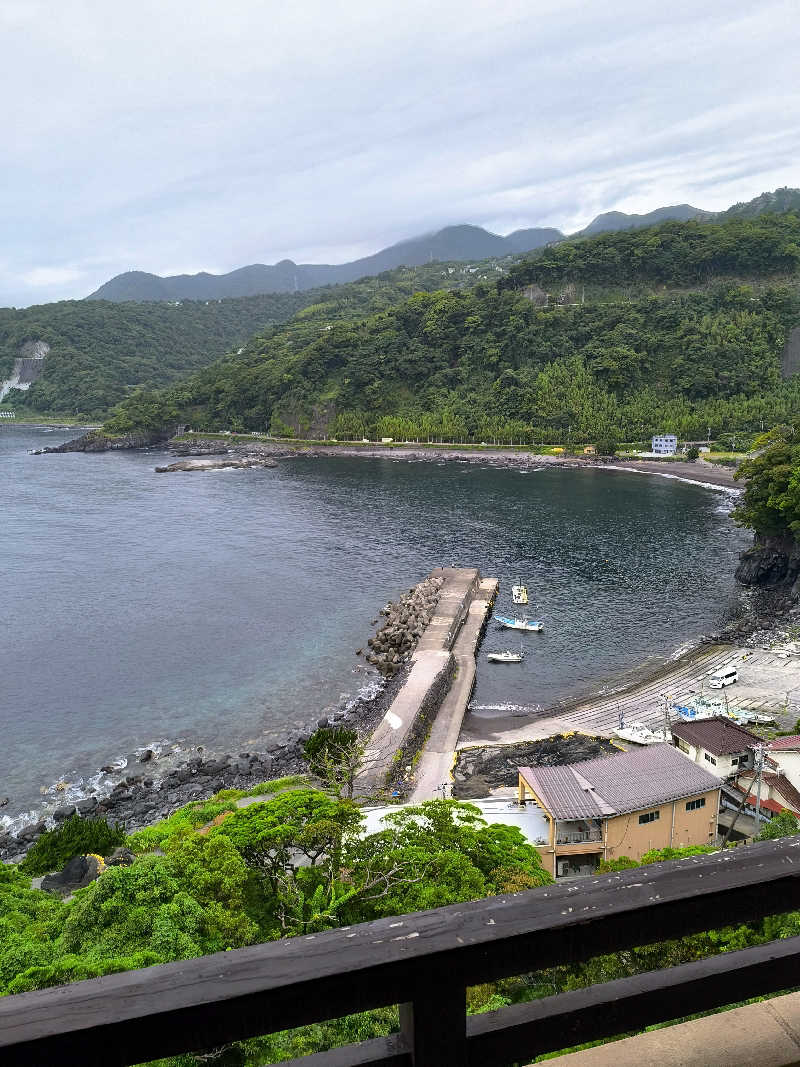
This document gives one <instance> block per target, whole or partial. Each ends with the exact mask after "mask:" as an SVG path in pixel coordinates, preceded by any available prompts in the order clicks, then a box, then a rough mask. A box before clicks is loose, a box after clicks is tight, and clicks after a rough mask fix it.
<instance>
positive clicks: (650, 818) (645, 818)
mask: <svg viewBox="0 0 800 1067" xmlns="http://www.w3.org/2000/svg"><path fill="white" fill-rule="evenodd" d="M657 818H658V812H657V811H647V812H645V814H644V815H640V816H639V825H640V826H643V825H644V823H646V822H655V821H656V819H657Z"/></svg>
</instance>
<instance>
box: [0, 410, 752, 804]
mask: <svg viewBox="0 0 800 1067" xmlns="http://www.w3.org/2000/svg"><path fill="white" fill-rule="evenodd" d="M71 436H74V431H58V430H57V431H45V430H41V429H34V428H22V427H14V428H9V427H7V426H3V427H0V516H1V519H0V560H2V587H0V588H1V591H0V609H1V610H2V623H3V626H2V636H0V729H1V730H2V738H3V744H2V746H0V796H4V795H8V796H9V797H10V803H9V805H8V806H7V807H6V808H5V809H3V812H2V813H0V814H2V815H3V816H5V818H6V821H7V819H8V817H9V816H12V815H14V814H17V813H19V812H21V811H25V810H31V809H33V808H34V807H35V806H36V804H37V803H38V802H39V800H40V797H41V790H42V789H48V788H51V787H52V786H53V784H54V783H55V782H56V781H57V780H59V779H65V780H67V781H69V782H71V783H80V782H81V781H83V783H84V784H85V783H86V781H87V780H88V779H89V778H90V776H92V775H93V774H94V773H96V772H97V770H98V768H99V767H100V766H101V765H103V764H105V763H108V762H111V761H113V760H114V759H117V758H120V757H124V756H127V755H129V754H130V753H132V752H134V751H135V750H136V749H137V748H141V747H142V746H150V745H152V744H154V743H157V744H159V745H160V746H171V745H174V744H176V743H180V744H181V745H182V746H184V747H191V746H195V745H198V744H202V745H204V746H205V747H206V748H207V749H210V750H212V751H217V752H220V753H222V752H237V751H239V750H240V749H242V748H243V747H247V748H252V747H253V746H255V745H265V746H266V745H268V744H269V742H270V741H271V740H275V739H277V738H279V737H281V736H282V735H283V734H285V733H286V732H287V731H289V730H291V729H299V728H302V727H303V726H306V725H308V724H309V723H310V722H312V721H313V720H314V719H316V718H317V716H318V715H319V714H320V711H321V710H322V709H323V708H324V707H325V706H328V705H330V704H332V703H335V702H336V701H338V700H339V699H340V698H341V697H343V695H344V694H355V693H356V692H357V691H358V689H359V687H360V686H362V685H363V684H364V682H365V677H364V675H363V674H360V673H354V670H353V668H354V667H355V665H356V659H355V657H354V651H355V649H356V648H358V647H360V646H362V645H363V644H364V643H365V641H366V638H367V637H368V636H369V634H370V632H371V630H372V629H373V628H372V627H371V626H370V620H371V619H373V618H374V617H375V615H376V614H377V611H378V609H379V608H380V607H381V606H382V605H383V604H384V603H385V601H386V600H387V599H390V598H393V597H395V596H396V595H397V594H398V593H400V592H401V591H403V590H404V589H407V588H408V587H409V586H411V585H413V584H414V583H415V582H417V581H419V580H420V579H421V578H422V577H423V576H424V575H425V574H427V573H428V571H429V570H430V569H431V568H432V567H434V566H439V565H440V564H446V565H449V564H451V563H456V564H462V565H475V566H478V567H480V568H481V570H482V571H483V573H484V574H486V575H490V576H495V577H498V578H500V579H501V581H502V594H501V598H500V601H499V605H498V606H499V608H501V609H502V608H510V607H511V603H510V585H511V583H512V581H513V580H514V579H515V578H516V577H517V576H520V577H522V578H523V579H525V580H526V581H527V584H528V587H529V590H530V591H531V594H532V601H533V604H532V609H533V612H535V613H536V614H538V615H540V616H541V617H542V618H543V619H544V622H545V626H546V629H545V631H544V632H543V633H542V634H538V635H536V634H532V635H527V636H526V637H525V638H524V641H525V644H526V647H527V649H528V653H529V654H528V656H527V658H526V660H525V662H524V663H523V664H522V665H521V666H520V667H515V668H513V669H503V668H500V669H498V668H496V667H494V668H493V667H492V666H491V665H489V664H486V663H485V660H484V658H483V657H482V658H481V662H480V664H479V670H478V682H477V688H476V692H475V695H474V701H473V703H474V705H475V706H477V707H478V708H485V709H487V713H488V714H492V713H493V710H492V709H501V708H504V707H506V706H508V707H511V708H523V707H532V706H538V705H548V704H550V703H552V702H554V701H556V700H558V699H561V698H563V697H566V696H568V695H569V694H571V693H575V692H576V691H578V690H580V689H583V688H585V687H586V686H587V685H590V684H594V683H599V682H601V681H602V680H604V679H610V678H613V677H614V676H615V675H618V674H619V672H622V671H625V670H628V669H631V668H634V667H636V666H638V665H641V664H642V663H643V662H644V661H646V660H648V658H652V657H654V656H658V657H664V656H668V655H670V654H672V653H674V651H675V650H676V649H677V648H678V647H679V646H681V645H683V644H685V643H686V642H689V641H693V640H695V639H696V638H697V637H698V636H699V635H701V634H703V633H704V632H708V631H709V630H711V629H712V628H713V627H715V626H717V625H718V624H719V623H720V622H721V621H723V619H724V618H725V617H726V616H728V615H729V614H730V613H732V612H733V611H735V610H736V599H737V594H736V591H735V588H734V582H733V578H732V574H733V569H734V566H735V562H736V558H737V554H738V552H739V551H741V549H742V548H743V547H744V545H745V544H746V542H747V538H746V536H745V535H744V534H743V533H742V532H741V531H739V530H737V529H736V527H734V525H733V524H732V522H731V521H730V519H729V518H728V512H729V510H730V507H731V502H732V494H731V493H730V492H720V491H714V490H711V489H706V488H702V487H700V486H695V485H688V484H684V483H681V482H677V481H673V480H668V479H664V478H659V477H646V476H638V475H631V474H623V473H613V472H608V471H591V470H589V471H569V470H552V469H551V470H542V471H534V472H531V473H526V474H522V473H519V472H515V471H508V470H502V469H493V468H491V467H489V466H487V467H481V468H476V467H466V466H462V465H459V464H454V463H441V464H440V463H407V462H397V461H393V460H388V459H387V460H369V459H363V460H361V459H359V460H353V459H336V458H330V459H300V458H299V459H293V460H286V461H282V462H281V463H280V466H279V467H278V468H277V469H275V470H235V471H221V472H214V473H202V474H175V475H159V474H155V473H154V470H153V468H154V466H155V465H156V464H157V463H159V462H162V457H161V455H159V454H155V453H134V452H121V453H105V454H101V455H83V454H80V453H76V454H65V455H53V456H34V455H30V454H29V451H28V450H29V449H33V448H40V447H42V446H44V445H47V444H55V443H59V442H60V441H62V440H67V439H69V438H70V437H71ZM508 643H509V641H508V638H507V637H504V636H503V635H502V634H500V633H498V632H497V631H496V630H495V629H494V627H493V626H492V627H490V629H489V631H488V633H487V637H486V640H485V648H491V647H504V646H507V645H508Z"/></svg>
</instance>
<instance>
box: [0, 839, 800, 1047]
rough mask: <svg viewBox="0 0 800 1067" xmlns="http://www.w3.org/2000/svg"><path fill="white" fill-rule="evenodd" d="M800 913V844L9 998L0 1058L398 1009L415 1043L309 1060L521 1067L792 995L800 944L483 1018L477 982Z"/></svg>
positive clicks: (396, 1040)
mask: <svg viewBox="0 0 800 1067" xmlns="http://www.w3.org/2000/svg"><path fill="white" fill-rule="evenodd" d="M795 908H800V837H791V838H784V839H783V840H780V841H770V842H763V843H759V844H755V845H752V846H749V847H746V848H739V849H736V850H733V851H726V852H720V853H716V854H713V855H710V856H694V857H691V858H690V859H685V860H678V861H672V862H669V863H660V864H654V865H652V866H650V867H641V868H635V869H633V870H628V871H623V872H620V873H617V874H613V875H606V876H603V877H600V878H591V879H585V880H583V881H580V882H571V883H569V884H568V885H556V886H552V887H547V888H544V889H538V890H532V891H529V892H525V893H518V894H514V895H509V896H502V897H492V898H490V899H488V900H479V901H474V902H472V903H469V904H461V905H453V906H450V907H446V908H439V909H436V910H433V911H425V912H418V913H415V914H413V915H405V916H401V917H398V918H394V919H381V920H378V921H377V922H370V923H364V924H362V925H359V926H354V927H349V928H343V929H338V930H330V931H327V932H326V933H322V934H314V935H309V936H303V937H296V938H289V939H286V940H283V941H275V942H269V943H267V944H263V945H255V946H252V947H250V948H244V949H237V950H235V951H231V952H223V953H217V954H216V955H213V956H203V957H200V958H199V959H192V960H185V961H180V962H177V963H168V964H164V965H162V966H158V967H150V968H146V969H144V970H139V971H128V972H125V973H122V974H115V975H109V976H107V977H105V978H95V979H90V980H89V981H84V982H76V983H74V984H72V985H67V986H59V987H57V988H55V989H45V990H40V991H38V992H35V993H21V994H18V995H16V996H13V997H6V998H0V1063H2V1064H3V1065H4V1067H22V1065H25V1067H33V1065H36V1067H41V1065H42V1064H50V1063H59V1062H61V1063H71V1062H80V1063H81V1064H83V1065H86V1067H90V1065H97V1067H101V1065H102V1067H114V1065H119V1067H125V1065H130V1064H137V1063H141V1062H143V1061H147V1060H151V1059H156V1058H159V1057H163V1056H170V1055H176V1054H178V1053H181V1052H189V1051H193V1050H199V1049H204V1048H211V1047H214V1046H217V1045H221V1044H224V1043H226V1042H229V1041H233V1040H237V1039H243V1038H246V1037H253V1036H256V1035H258V1034H267V1033H272V1032H274V1031H276V1030H284V1029H290V1028H292V1027H296V1026H302V1025H305V1024H308V1023H313V1022H320V1021H322V1020H325V1019H332V1018H339V1017H341V1016H343V1015H348V1014H351V1013H353V1012H359V1011H365V1010H368V1009H370V1008H378V1007H383V1006H386V1005H391V1004H399V1005H401V1033H400V1034H399V1035H395V1036H393V1037H390V1038H386V1039H378V1040H375V1041H370V1042H364V1043H363V1044H361V1045H356V1046H350V1047H349V1048H346V1049H339V1050H334V1051H332V1052H325V1053H319V1054H317V1055H315V1056H313V1057H308V1058H306V1059H304V1060H302V1061H299V1062H302V1063H304V1064H306V1065H307V1067H335V1065H340V1064H341V1065H348V1064H362V1065H363V1064H370V1063H371V1064H376V1065H377V1064H382V1065H383V1067H387V1065H394V1064H397V1065H399V1064H409V1065H411V1064H415V1065H417V1067H419V1065H421V1064H424V1065H428V1064H431V1065H433V1064H436V1065H437V1067H440V1065H444V1067H446V1065H450V1064H452V1065H459V1067H461V1065H465V1064H476V1065H477V1064H481V1065H482V1067H491V1065H493V1064H497V1065H501V1064H507V1063H509V1062H511V1061H513V1060H515V1059H517V1060H519V1059H521V1058H525V1057H531V1056H533V1055H535V1054H538V1053H541V1052H545V1051H553V1050H556V1049H558V1048H563V1047H565V1046H567V1045H569V1044H574V1043H576V1042H579V1041H583V1040H589V1039H590V1038H598V1037H608V1036H612V1035H614V1034H618V1033H622V1032H625V1031H627V1030H632V1029H640V1028H641V1027H643V1026H645V1025H647V1024H649V1023H651V1022H658V1021H665V1020H666V1019H670V1018H677V1017H680V1016H681V1015H683V1014H691V1013H692V1012H696V1011H699V1010H703V1009H704V1008H711V1007H719V1006H722V1005H724V1004H728V1003H731V1002H732V1001H735V1000H738V999H741V998H742V994H741V989H742V988H743V980H744V982H745V983H746V992H747V995H748V996H753V995H756V994H758V993H761V992H764V993H767V992H775V991H777V990H779V989H783V988H787V987H789V986H791V985H793V984H795V983H796V982H797V977H796V976H797V974H798V973H799V972H798V970H797V964H798V960H800V938H794V939H790V940H787V941H781V942H775V943H772V944H769V945H763V946H759V947H757V948H754V949H747V950H745V951H744V952H741V953H738V952H737V953H729V954H727V955H722V956H717V957H713V958H712V959H710V960H703V961H700V962H699V963H696V964H689V965H686V966H683V967H676V968H673V969H668V970H663V971H655V972H652V973H651V974H647V975H641V976H637V977H635V978H630V979H625V980H624V981H623V982H621V983H620V982H611V983H607V984H604V985H599V986H593V987H591V988H590V989H587V990H580V991H578V992H575V993H567V994H561V995H559V996H556V997H550V998H546V999H544V1000H538V1001H533V1002H531V1003H530V1004H524V1005H517V1006H515V1007H510V1008H504V1009H502V1010H501V1011H499V1012H493V1013H489V1014H487V1015H481V1016H473V1017H470V1018H469V1020H467V1018H466V1009H465V990H466V988H467V987H468V986H471V985H478V984H480V983H483V982H489V981H493V980H496V979H498V978H503V977H509V976H511V975H518V974H524V973H527V972H530V971H536V970H538V969H541V968H543V967H549V966H553V965H555V964H558V963H566V962H573V963H574V962H579V961H583V960H586V959H589V958H591V957H592V956H596V955H599V954H602V953H607V952H614V951H621V950H624V949H627V948H632V947H635V946H638V945H644V944H648V943H651V942H654V941H663V940H667V939H673V938H677V937H682V936H684V935H686V934H690V933H694V932H699V931H702V930H707V929H711V928H713V927H720V926H725V925H727V924H729V923H739V922H745V921H749V920H755V919H758V918H762V917H763V916H765V915H770V914H776V913H779V912H782V911H790V910H792V909H795ZM615 1005H616V1006H615ZM665 1012H666V1014H665ZM549 1019H552V1020H553V1021H554V1022H555V1023H556V1025H547V1026H543V1025H542V1023H543V1022H546V1021H547V1020H549Z"/></svg>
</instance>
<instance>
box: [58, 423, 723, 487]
mask: <svg viewBox="0 0 800 1067" xmlns="http://www.w3.org/2000/svg"><path fill="white" fill-rule="evenodd" d="M164 445H166V446H167V447H168V448H169V450H170V451H171V452H173V453H174V454H175V455H176V456H231V457H238V458H241V459H246V460H256V459H273V460H276V459H281V458H289V457H310V458H318V457H321V456H344V457H346V458H360V459H390V460H395V461H396V462H405V463H430V462H436V463H445V462H451V463H467V464H472V465H477V466H484V467H485V466H492V467H503V468H508V469H512V470H533V469H541V468H544V467H560V468H566V469H572V470H587V469H589V470H609V471H622V472H627V473H632V474H653V475H657V476H660V477H662V478H677V479H679V480H680V481H685V482H693V483H697V484H700V485H708V486H714V487H717V488H725V489H740V488H741V486H740V485H739V483H737V482H736V480H735V479H734V476H733V474H734V472H733V470H731V469H730V468H728V467H723V466H720V465H719V464H714V463H709V462H708V461H707V460H704V459H697V460H694V461H688V460H676V461H675V462H663V461H658V460H646V459H624V458H619V457H611V456H552V455H539V454H537V453H534V452H515V451H510V450H508V449H503V448H500V447H498V448H491V449H488V448H482V449H481V450H480V451H476V450H475V449H469V448H457V447H453V448H443V447H438V448H437V447H433V446H426V445H418V444H413V445H412V444H409V445H402V446H396V445H392V446H391V447H387V446H380V445H372V446H370V445H363V446H362V445H345V444H335V445H333V444H331V445H324V444H315V445H292V444H291V442H288V441H263V440H259V439H257V438H255V439H250V438H247V437H242V436H233V435H231V436H230V438H229V439H226V438H220V437H203V436H202V435H197V436H196V437H192V438H187V437H183V436H177V437H173V436H171V433H170V432H169V431H160V432H157V433H156V432H153V433H145V434H127V435H124V436H122V437H107V436H105V435H104V434H103V433H102V431H100V430H90V431H89V433H86V434H84V435H83V436H82V437H78V438H76V439H75V440H74V441H67V442H66V443H65V444H63V445H58V446H56V447H53V448H43V449H41V452H42V453H48V452H106V451H109V450H112V449H146V448H154V447H158V446H164ZM253 465H257V464H255V463H254V464H253ZM264 465H265V466H266V465H267V464H264ZM229 466H234V464H233V463H231V464H229ZM171 469H175V470H182V469H189V468H178V467H174V468H171ZM191 469H193V470H195V469H196V470H199V469H201V468H199V467H197V468H191ZM207 469H212V468H207ZM157 470H158V471H159V473H161V472H162V471H163V470H164V468H157Z"/></svg>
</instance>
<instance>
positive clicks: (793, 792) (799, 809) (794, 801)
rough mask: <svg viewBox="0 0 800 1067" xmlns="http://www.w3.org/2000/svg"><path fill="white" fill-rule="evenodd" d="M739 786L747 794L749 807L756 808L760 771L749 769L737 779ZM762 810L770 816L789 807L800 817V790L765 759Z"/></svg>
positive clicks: (762, 778) (762, 780)
mask: <svg viewBox="0 0 800 1067" xmlns="http://www.w3.org/2000/svg"><path fill="white" fill-rule="evenodd" d="M736 785H737V788H738V789H740V790H741V792H742V793H746V794H747V809H746V810H749V809H750V808H755V806H756V797H757V796H758V793H759V788H758V771H756V770H749V771H745V772H744V774H740V775H739V777H738V778H737V779H736ZM760 793H761V803H760V805H759V807H760V809H761V811H762V812H763V813H764V814H765V815H769V816H770V817H771V816H773V815H777V814H778V813H779V812H781V811H784V810H785V809H788V810H789V811H791V812H792V814H793V815H796V816H797V818H798V819H800V791H798V790H797V789H795V787H794V786H793V785H792V783H791V782H790V781H789V779H788V778H786V777H785V776H784V775H783V774H778V773H776V771H775V768H774V765H773V766H772V767H771V768H770V767H769V762H768V760H767V759H766V758H765V759H764V770H763V771H762V774H761V790H760Z"/></svg>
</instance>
